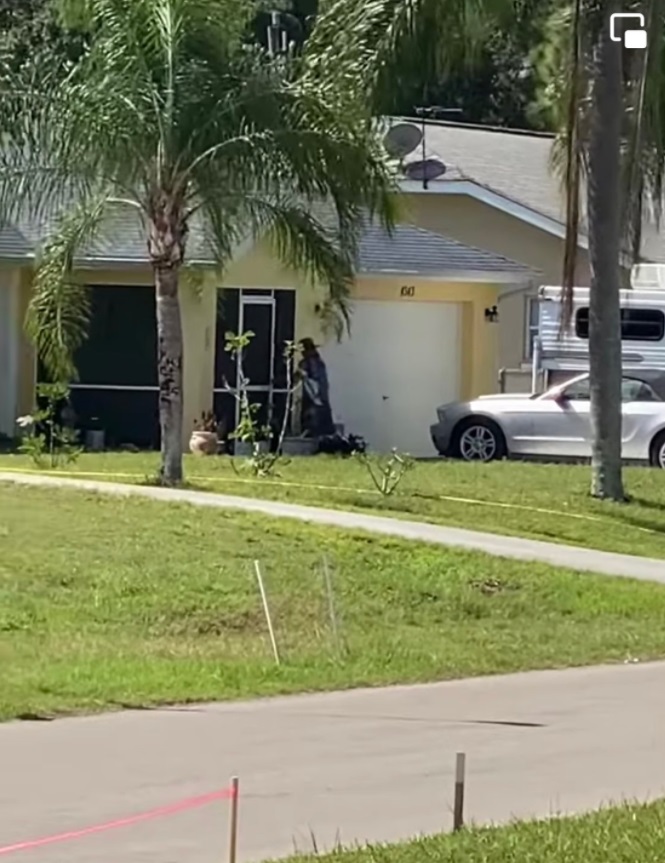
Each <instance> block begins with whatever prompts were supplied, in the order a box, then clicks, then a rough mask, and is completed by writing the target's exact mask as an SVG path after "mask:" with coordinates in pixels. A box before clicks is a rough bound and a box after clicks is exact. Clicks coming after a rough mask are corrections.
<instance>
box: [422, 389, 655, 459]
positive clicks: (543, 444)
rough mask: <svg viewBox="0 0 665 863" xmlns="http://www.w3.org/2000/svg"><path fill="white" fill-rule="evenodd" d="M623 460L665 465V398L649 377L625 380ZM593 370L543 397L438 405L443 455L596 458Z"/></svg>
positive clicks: (435, 433) (436, 437)
mask: <svg viewBox="0 0 665 863" xmlns="http://www.w3.org/2000/svg"><path fill="white" fill-rule="evenodd" d="M621 390H622V401H623V405H622V413H623V458H624V459H625V460H626V461H639V462H647V463H649V464H651V465H653V466H655V467H660V468H665V401H664V400H663V399H662V398H661V396H660V395H659V394H658V393H657V392H656V390H655V389H654V388H653V386H651V384H649V383H647V382H646V381H644V380H639V379H637V378H631V377H624V378H623V380H622V384H621ZM589 408H590V393H589V376H588V374H584V375H579V376H578V377H575V378H573V379H572V380H569V381H567V382H566V383H565V384H561V385H559V386H556V387H554V388H552V389H550V390H548V391H547V392H545V393H543V394H542V395H522V394H516V395H508V394H502V395H492V396H480V397H479V398H477V399H474V400H473V401H469V402H453V403H451V404H447V405H443V406H442V407H440V408H438V410H437V415H438V422H437V423H435V424H434V425H433V426H431V427H430V434H431V436H432V441H433V443H434V446H435V448H436V450H437V451H438V453H439V454H440V455H445V456H449V457H452V458H461V459H464V460H465V461H485V462H487V461H492V460H493V459H500V458H506V457H511V456H515V457H517V458H538V459H550V460H552V461H559V460H568V459H580V460H581V459H587V458H590V456H591V423H590V416H589Z"/></svg>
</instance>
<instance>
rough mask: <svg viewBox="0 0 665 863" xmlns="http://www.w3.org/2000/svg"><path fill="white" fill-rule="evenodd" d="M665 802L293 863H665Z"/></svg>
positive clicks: (331, 855)
mask: <svg viewBox="0 0 665 863" xmlns="http://www.w3.org/2000/svg"><path fill="white" fill-rule="evenodd" d="M664 844H665V802H663V801H658V802H656V803H651V804H649V805H625V806H621V807H616V808H612V809H604V810H602V811H600V812H594V813H592V814H590V815H584V816H581V817H576V818H560V819H559V818H555V819H550V820H548V821H525V822H517V823H515V824H511V825H509V826H507V827H489V828H484V829H469V830H463V831H461V832H460V833H456V834H445V835H441V836H433V837H429V838H426V839H418V840H414V841H412V842H405V843H402V844H399V845H387V846H383V847H369V848H361V849H358V850H354V851H339V852H336V853H333V854H327V855H323V856H321V855H317V856H316V857H314V856H311V857H299V858H292V859H291V860H290V861H289V863H296V861H298V863H306V861H307V863H310V861H311V863H314V861H316V863H662V861H663V847H664Z"/></svg>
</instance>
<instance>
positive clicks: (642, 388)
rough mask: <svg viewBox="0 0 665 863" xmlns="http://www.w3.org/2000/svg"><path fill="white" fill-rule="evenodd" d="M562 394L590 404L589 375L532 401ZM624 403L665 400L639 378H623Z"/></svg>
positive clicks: (557, 387) (538, 396)
mask: <svg viewBox="0 0 665 863" xmlns="http://www.w3.org/2000/svg"><path fill="white" fill-rule="evenodd" d="M557 394H561V395H562V396H563V397H564V398H566V399H567V400H569V401H575V402H588V401H590V399H591V388H590V383H589V377H588V375H586V376H584V377H581V378H575V379H574V380H572V381H570V382H569V383H567V384H564V385H563V386H561V385H559V386H556V387H552V388H551V389H549V390H547V391H546V392H544V393H541V394H540V395H538V394H534V395H533V396H531V398H532V399H551V398H552V397H553V396H556V395H557ZM621 401H622V402H624V403H625V402H662V401H663V399H662V398H661V397H660V396H659V395H658V394H657V393H656V391H655V390H654V389H653V387H651V386H649V384H647V383H645V382H644V381H641V380H638V379H637V378H623V379H622V380H621Z"/></svg>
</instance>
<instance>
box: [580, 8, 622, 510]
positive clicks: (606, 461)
mask: <svg viewBox="0 0 665 863" xmlns="http://www.w3.org/2000/svg"><path fill="white" fill-rule="evenodd" d="M603 6H604V11H605V16H604V21H603V22H602V26H601V31H600V34H599V38H598V43H597V45H596V48H595V53H594V68H593V79H592V80H593V86H592V94H591V99H592V108H591V126H590V137H589V164H588V197H587V203H588V217H589V260H590V268H591V290H590V298H589V371H590V378H591V381H590V383H591V430H592V449H591V459H592V462H591V465H592V467H591V471H592V480H591V493H592V494H593V495H594V496H595V497H600V498H608V499H610V500H617V501H620V500H624V490H623V480H622V470H621V372H622V370H621V308H620V269H619V252H620V247H621V215H620V209H621V192H620V153H621V119H622V115H623V100H622V75H621V50H622V49H621V43H620V42H613V41H612V40H611V39H610V28H609V16H610V14H612V13H613V12H615V11H619V8H618V7H617V3H616V2H615V0H606V2H605V3H604V4H603Z"/></svg>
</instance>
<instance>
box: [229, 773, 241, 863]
mask: <svg viewBox="0 0 665 863" xmlns="http://www.w3.org/2000/svg"><path fill="white" fill-rule="evenodd" d="M238 785H239V782H238V777H237V776H232V777H231V815H230V819H229V863H236V854H237V850H238Z"/></svg>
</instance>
